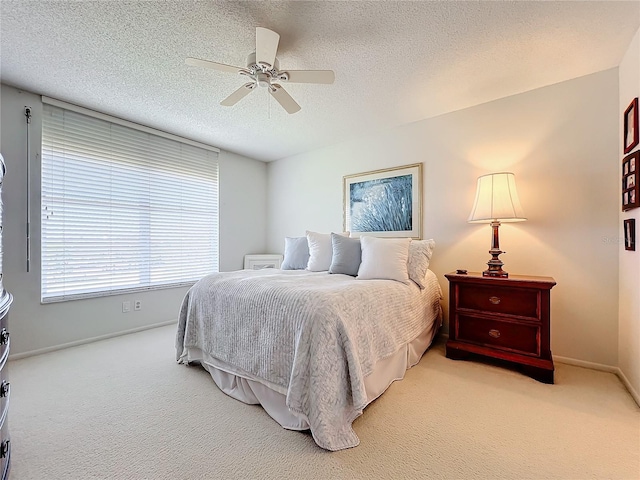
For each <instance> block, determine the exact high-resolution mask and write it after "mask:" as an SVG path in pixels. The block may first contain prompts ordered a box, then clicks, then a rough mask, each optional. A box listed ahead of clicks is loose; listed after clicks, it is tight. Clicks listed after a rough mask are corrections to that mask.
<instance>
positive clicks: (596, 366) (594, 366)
mask: <svg viewBox="0 0 640 480" xmlns="http://www.w3.org/2000/svg"><path fill="white" fill-rule="evenodd" d="M553 361H554V362H558V363H564V364H566V365H574V366H576V367H583V368H590V369H591V370H599V371H601V372H608V373H616V374H617V373H618V370H619V369H618V367H613V366H611V365H605V364H603V363H595V362H587V361H586V360H577V359H575V358H570V357H560V356H558V355H554V356H553Z"/></svg>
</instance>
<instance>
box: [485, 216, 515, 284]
mask: <svg viewBox="0 0 640 480" xmlns="http://www.w3.org/2000/svg"><path fill="white" fill-rule="evenodd" d="M491 228H492V229H493V237H492V241H491V250H489V253H490V254H491V260H489V261H488V262H487V265H488V266H489V268H487V269H486V270H485V271H484V272H482V276H483V277H499V278H509V274H508V273H507V272H505V271H504V270H503V269H502V266H503V265H504V263H502V260H500V258H498V257H499V256H500V254H501V253H507V252H503V251H502V250H500V239H499V238H498V228H500V221H498V220H493V221H492V222H491Z"/></svg>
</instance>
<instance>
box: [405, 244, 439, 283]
mask: <svg viewBox="0 0 640 480" xmlns="http://www.w3.org/2000/svg"><path fill="white" fill-rule="evenodd" d="M435 246H436V242H435V241H434V240H433V239H432V238H430V239H429V240H412V241H411V243H410V244H409V260H408V261H407V267H408V270H409V278H410V279H411V280H413V281H414V282H416V283H417V284H418V286H419V287H420V288H422V289H424V288H425V287H426V284H425V277H426V276H427V269H428V268H429V262H430V261H431V254H433V248H434V247H435Z"/></svg>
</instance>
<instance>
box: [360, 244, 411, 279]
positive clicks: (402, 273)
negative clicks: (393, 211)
mask: <svg viewBox="0 0 640 480" xmlns="http://www.w3.org/2000/svg"><path fill="white" fill-rule="evenodd" d="M409 243H411V239H410V238H376V237H368V236H364V237H360V246H361V247H362V263H360V268H359V269H358V276H357V277H356V278H357V279H358V280H373V279H385V280H396V281H398V282H402V283H407V284H408V283H409V273H408V271H407V258H408V257H409Z"/></svg>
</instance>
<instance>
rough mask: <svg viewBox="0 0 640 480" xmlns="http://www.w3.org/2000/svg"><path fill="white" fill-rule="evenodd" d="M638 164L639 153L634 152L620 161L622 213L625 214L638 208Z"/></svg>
mask: <svg viewBox="0 0 640 480" xmlns="http://www.w3.org/2000/svg"><path fill="white" fill-rule="evenodd" d="M638 164H640V151H636V152H634V153H631V154H629V155H627V156H626V157H624V158H623V159H622V211H623V212H626V211H627V210H631V209H633V208H638V207H640V192H639V191H638V184H639V183H640V178H638V173H639V172H638V171H637V167H636V166H637V165H638Z"/></svg>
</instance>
